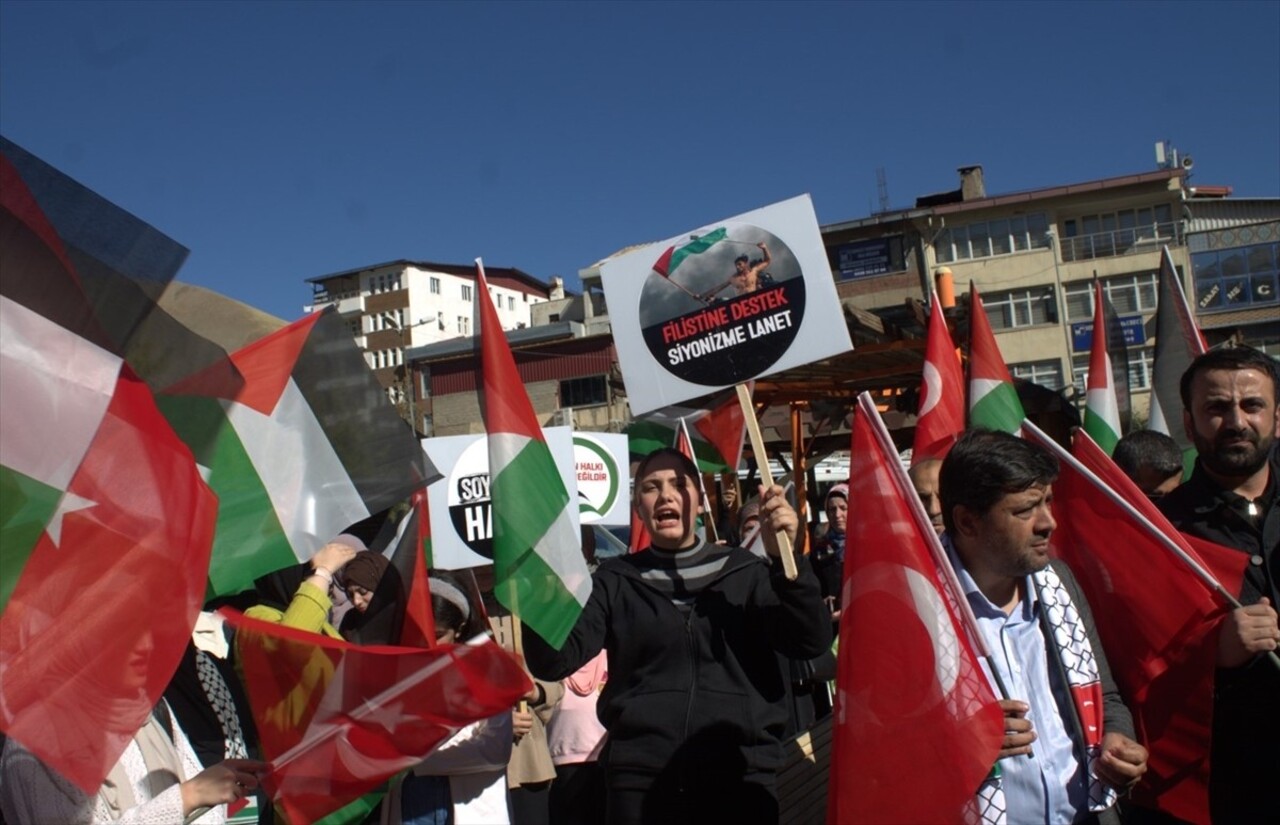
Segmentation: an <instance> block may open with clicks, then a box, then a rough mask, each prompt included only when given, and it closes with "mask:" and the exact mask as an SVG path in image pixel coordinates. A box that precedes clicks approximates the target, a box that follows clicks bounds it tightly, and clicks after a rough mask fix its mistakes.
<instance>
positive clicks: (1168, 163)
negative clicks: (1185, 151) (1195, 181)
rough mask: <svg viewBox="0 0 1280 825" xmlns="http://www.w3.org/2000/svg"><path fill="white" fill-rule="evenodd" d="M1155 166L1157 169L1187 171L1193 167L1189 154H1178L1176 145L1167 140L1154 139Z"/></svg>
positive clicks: (1193, 162)
mask: <svg viewBox="0 0 1280 825" xmlns="http://www.w3.org/2000/svg"><path fill="white" fill-rule="evenodd" d="M1156 167H1157V168H1158V169H1178V168H1181V169H1185V170H1186V171H1187V172H1188V173H1190V172H1191V170H1192V168H1194V167H1195V161H1194V160H1192V159H1191V156H1190V155H1181V156H1179V154H1178V147H1176V146H1174V145H1173V144H1172V143H1170V142H1169V141H1167V140H1160V141H1156Z"/></svg>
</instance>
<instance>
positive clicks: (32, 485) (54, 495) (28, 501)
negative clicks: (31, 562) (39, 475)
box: [0, 465, 62, 614]
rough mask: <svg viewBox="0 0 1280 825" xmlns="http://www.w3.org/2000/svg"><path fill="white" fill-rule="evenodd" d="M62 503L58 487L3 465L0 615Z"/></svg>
mask: <svg viewBox="0 0 1280 825" xmlns="http://www.w3.org/2000/svg"><path fill="white" fill-rule="evenodd" d="M61 500H62V491H61V490H59V489H57V488H56V487H50V486H49V485H47V484H41V483H40V482H38V481H36V480H35V479H34V478H31V477H30V476H26V475H23V474H22V473H20V472H18V471H17V470H14V469H11V468H9V467H5V466H3V465H0V614H3V613H4V609H5V608H6V607H8V605H9V598H10V597H11V596H12V595H13V591H14V589H15V588H16V587H17V586H18V579H20V578H22V569H23V568H24V567H25V566H26V564H27V559H29V558H31V551H32V550H34V549H35V547H36V542H38V541H39V540H40V536H41V535H43V534H44V530H45V526H46V525H48V523H49V519H50V518H51V517H52V516H53V514H54V512H55V511H56V510H57V509H58V502H59V501H61Z"/></svg>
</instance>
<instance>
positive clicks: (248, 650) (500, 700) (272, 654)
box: [224, 611, 532, 823]
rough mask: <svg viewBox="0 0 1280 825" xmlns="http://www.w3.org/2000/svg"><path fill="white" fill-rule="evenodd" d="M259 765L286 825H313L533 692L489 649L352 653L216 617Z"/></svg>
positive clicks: (309, 637) (344, 645) (508, 659)
mask: <svg viewBox="0 0 1280 825" xmlns="http://www.w3.org/2000/svg"><path fill="white" fill-rule="evenodd" d="M224 614H225V615H226V617H227V621H229V622H231V623H232V624H233V625H235V627H236V629H237V634H236V644H237V650H238V653H239V655H240V663H241V667H242V669H243V672H244V679H245V687H246V689H247V693H248V696H249V705H250V707H251V708H252V709H253V720H254V722H255V723H256V724H257V726H258V735H259V737H260V739H261V742H262V752H263V755H264V757H265V758H266V759H267V760H269V761H270V763H271V773H270V775H269V776H268V777H267V778H266V780H265V783H264V784H265V786H266V788H267V790H268V792H269V793H270V794H271V796H272V799H274V800H275V801H276V802H277V803H278V804H279V805H280V806H281V807H282V808H283V809H284V811H285V814H286V815H287V816H288V819H289V821H290V822H293V823H304V822H314V821H316V820H317V819H320V818H321V817H324V816H326V815H328V814H330V813H332V812H334V811H336V810H338V809H339V808H342V807H343V806H344V805H346V804H348V803H350V802H352V801H354V800H355V799H358V798H359V797H361V796H363V795H364V794H366V793H368V792H369V791H371V790H373V789H374V788H376V787H377V786H378V785H380V784H381V783H382V782H384V781H386V780H387V779H388V778H390V777H392V776H394V775H395V774H397V773H399V772H400V771H402V770H404V769H406V768H409V767H412V766H413V765H416V764H417V763H418V762H421V761H422V759H423V758H424V757H426V756H427V755H428V754H429V753H431V751H433V750H434V749H435V748H436V747H437V746H438V745H439V744H440V743H441V742H443V741H444V740H446V739H448V738H449V737H450V736H452V735H453V734H454V733H456V732H457V731H458V730H460V729H461V728H463V727H465V726H466V725H469V724H471V723H472V722H475V721H478V720H480V719H487V718H489V717H490V716H494V715H496V714H498V713H501V712H503V711H509V710H510V709H511V708H513V707H515V704H516V702H518V701H519V700H520V698H521V697H522V696H523V695H524V694H525V693H526V692H527V691H528V690H529V688H530V687H531V686H532V683H531V682H530V680H529V677H528V676H527V675H525V672H524V668H522V667H521V666H520V664H519V663H518V662H517V661H516V659H515V658H514V657H513V656H512V655H511V654H509V653H507V652H506V651H505V650H503V649H502V648H500V647H498V645H497V644H495V643H494V642H493V641H492V640H489V639H487V638H486V639H484V640H483V641H481V642H479V643H477V644H460V645H453V644H449V645H438V646H436V647H434V648H432V649H430V650H425V649H422V648H406V647H377V646H374V647H357V646H355V645H352V644H350V643H349V642H344V641H340V640H337V639H330V638H328V637H326V636H321V635H319V634H315V633H307V632H305V631H301V630H296V629H294V628H288V627H284V626H282V625H278V624H273V623H271V622H263V621H258V620H255V619H249V618H246V617H245V616H243V615H241V614H238V613H235V612H234V611H224Z"/></svg>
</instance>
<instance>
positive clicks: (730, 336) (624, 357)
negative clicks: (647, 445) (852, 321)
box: [600, 195, 853, 415]
mask: <svg viewBox="0 0 1280 825" xmlns="http://www.w3.org/2000/svg"><path fill="white" fill-rule="evenodd" d="M600 277H601V283H602V285H603V286H604V291H605V296H606V297H607V299H608V302H609V320H610V323H611V324H612V326H613V337H614V343H615V345H616V346H617V349H618V362H619V366H620V367H621V368H622V374H623V378H624V379H625V381H626V385H627V401H628V403H629V404H630V405H631V413H632V415H640V414H641V413H645V412H648V411H649V410H655V409H658V408H659V407H665V406H667V405H670V404H675V403H678V402H681V401H686V400H688V399H690V398H696V397H697V396H700V395H706V394H707V393H708V392H711V391H712V390H717V389H721V388H724V387H730V386H733V385H735V384H740V383H743V382H745V381H749V380H751V379H752V378H757V377H760V376H762V375H768V374H770V373H774V372H780V371H782V370H785V369H788V368H790V367H795V366H799V365H800V364H807V363H810V362H813V361H819V360H821V359H823V358H830V357H832V356H834V355H839V354H840V353H842V352H847V351H848V350H850V349H852V346H853V345H852V344H851V343H850V341H849V331H848V328H847V327H846V326H845V320H844V313H843V311H842V310H841V308H840V301H839V298H838V296H837V295H836V288H835V282H834V280H833V279H832V276H831V266H830V264H829V263H828V262H827V253H826V250H825V249H824V248H823V246H822V234H821V232H820V231H819V230H818V221H817V218H816V216H815V215H814V211H813V203H812V202H811V201H810V200H809V196H808V195H802V196H800V197H797V198H792V199H791V200H787V201H783V202H782V203H777V204H774V205H772V206H766V207H764V208H762V209H757V210H755V211H754V212H748V213H746V214H743V215H739V216H737V217H735V218H730V219H728V220H724V221H720V222H719V223H715V224H711V225H709V226H704V227H702V228H700V229H697V230H695V231H693V232H691V233H686V234H684V235H680V236H678V237H676V238H672V239H670V240H667V241H663V242H661V243H656V244H652V245H650V246H646V247H643V248H641V249H638V250H636V251H634V252H629V253H627V254H625V255H620V256H618V257H617V258H614V259H612V260H609V261H606V262H605V263H604V265H603V266H602V267H601V269H600Z"/></svg>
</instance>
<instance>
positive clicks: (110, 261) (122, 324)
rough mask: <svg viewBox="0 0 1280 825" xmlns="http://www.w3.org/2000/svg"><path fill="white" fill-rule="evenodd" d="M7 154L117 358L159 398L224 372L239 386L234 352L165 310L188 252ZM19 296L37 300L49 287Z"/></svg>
mask: <svg viewBox="0 0 1280 825" xmlns="http://www.w3.org/2000/svg"><path fill="white" fill-rule="evenodd" d="M0 154H3V155H4V157H5V159H6V160H7V161H8V162H9V163H11V164H12V165H13V168H14V169H15V170H16V172H17V174H18V176H19V177H20V178H21V179H22V180H23V182H24V184H25V185H26V187H27V188H28V189H29V190H30V192H31V194H32V195H33V197H34V198H35V199H36V201H37V202H38V203H40V205H41V209H42V212H43V214H44V217H45V218H46V219H47V221H48V223H49V225H50V226H51V227H52V228H53V231H54V232H56V233H57V236H58V238H59V240H60V242H61V244H60V246H61V249H62V254H63V256H64V257H65V258H66V262H67V265H68V267H69V268H70V270H71V271H74V272H75V274H76V279H77V281H78V282H79V291H80V292H81V293H82V295H83V298H81V300H80V303H81V304H84V305H85V306H86V307H87V308H88V310H89V311H90V312H91V313H92V314H93V316H94V318H95V319H96V324H95V326H96V327H97V328H98V329H99V330H100V331H101V335H102V341H101V342H104V343H105V346H106V347H107V348H108V349H109V350H110V351H111V352H114V353H117V354H119V355H120V356H122V357H123V359H124V361H125V363H127V364H128V365H129V366H130V368H132V369H133V371H134V372H135V373H136V374H137V375H138V376H140V377H141V378H142V379H143V380H144V381H146V382H147V385H148V386H149V387H151V389H152V391H153V392H154V391H156V390H157V389H158V388H160V387H164V386H168V385H169V384H172V383H174V382H176V381H178V380H181V379H183V378H185V377H187V376H189V375H191V374H193V373H195V372H197V371H200V370H211V369H213V367H214V365H219V364H220V365H221V366H222V369H223V372H222V374H221V375H220V376H219V380H220V381H221V382H222V383H223V384H224V385H226V386H228V387H231V386H234V385H235V383H236V381H237V380H238V379H237V376H236V375H235V373H234V370H232V369H230V364H229V362H228V361H227V353H226V350H224V349H223V348H222V347H220V346H218V345H217V344H215V343H213V342H211V341H209V340H208V339H206V338H204V337H202V336H200V335H198V334H197V333H195V332H194V331H192V329H191V328H190V327H188V326H187V325H186V324H185V323H182V322H180V321H178V320H177V319H175V318H174V317H173V316H171V315H170V314H169V313H168V312H166V311H165V310H164V309H162V308H161V307H160V306H158V305H157V301H160V300H161V298H162V295H163V293H165V292H166V290H167V289H168V286H169V284H170V283H171V282H172V281H173V278H174V276H175V275H177V273H178V269H179V268H180V267H181V266H182V264H183V262H184V261H185V260H186V258H187V254H188V251H187V249H186V248H185V247H183V246H182V245H181V244H178V243H177V242H175V241H174V240H172V239H171V238H168V237H166V236H165V235H162V234H161V233H160V232H158V231H157V230H156V229H155V228H154V227H152V226H149V225H148V224H146V223H145V222H143V221H141V220H139V219H138V218H136V217H134V216H133V215H130V214H129V213H128V212H126V211H124V210H123V209H121V208H120V207H118V206H116V205H115V204H113V203H111V202H110V201H108V200H106V199H105V198H103V197H102V196H101V195H99V194H97V193H96V192H93V191H92V190H90V189H87V188H86V187H84V186H82V185H81V184H79V183H77V182H76V181H74V180H72V179H71V178H69V177H67V176H66V175H63V174H62V173H61V172H59V171H58V170H57V169H54V168H53V167H52V166H49V165H48V164H47V163H45V162H44V161H42V160H40V159H39V158H37V157H36V156H35V155H32V154H31V153H29V152H27V151H26V150H24V149H22V148H21V147H20V146H18V145H17V144H15V143H12V142H11V141H9V140H6V139H5V138H3V137H0ZM15 288H18V289H20V290H23V291H24V292H27V291H32V292H35V291H40V290H41V289H42V288H43V284H41V283H40V282H38V281H32V282H27V283H24V284H18V285H15ZM11 297H16V296H11Z"/></svg>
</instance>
